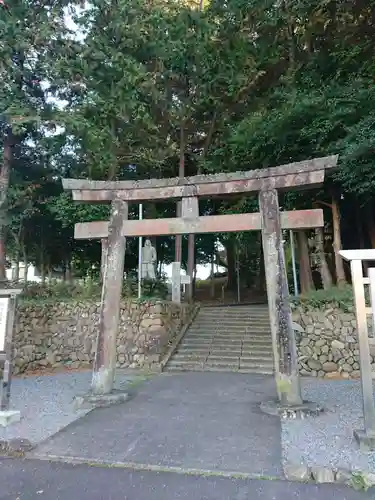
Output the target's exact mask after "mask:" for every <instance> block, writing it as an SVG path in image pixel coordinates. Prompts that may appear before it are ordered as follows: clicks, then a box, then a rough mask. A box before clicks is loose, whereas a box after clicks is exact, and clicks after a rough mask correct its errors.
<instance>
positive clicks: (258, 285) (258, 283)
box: [255, 245, 266, 294]
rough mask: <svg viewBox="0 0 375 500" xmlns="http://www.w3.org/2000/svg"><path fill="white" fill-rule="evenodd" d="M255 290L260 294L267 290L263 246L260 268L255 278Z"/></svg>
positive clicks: (261, 248)
mask: <svg viewBox="0 0 375 500" xmlns="http://www.w3.org/2000/svg"><path fill="white" fill-rule="evenodd" d="M255 290H256V291H257V292H259V293H260V294H263V293H265V291H266V272H265V268H264V257H263V246H262V245H261V246H260V256H259V268H258V274H257V276H256V278H255Z"/></svg>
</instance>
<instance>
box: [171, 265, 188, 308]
mask: <svg viewBox="0 0 375 500" xmlns="http://www.w3.org/2000/svg"><path fill="white" fill-rule="evenodd" d="M190 284H191V278H190V276H188V275H184V274H181V264H180V263H179V262H172V302H175V303H176V304H180V303H181V285H183V286H184V287H185V285H190Z"/></svg>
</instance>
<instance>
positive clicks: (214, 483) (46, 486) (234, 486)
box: [0, 459, 375, 500]
mask: <svg viewBox="0 0 375 500" xmlns="http://www.w3.org/2000/svg"><path fill="white" fill-rule="evenodd" d="M0 471H1V472H0V474H1V489H0V500H17V499H18V500H41V499H42V500H66V499H69V500H93V499H95V500H118V499H124V500H149V499H152V500H372V499H373V498H374V495H375V492H374V491H372V492H370V491H369V492H367V493H363V492H356V491H354V490H350V489H348V488H345V487H339V486H335V485H318V486H317V485H305V484H297V483H288V482H286V481H261V480H241V479H227V478H218V477H212V476H211V477H195V476H189V475H181V474H173V473H168V472H167V473H165V472H164V473H155V472H135V471H129V470H123V469H117V468H108V467H104V468H99V467H87V466H83V465H80V466H72V465H68V464H62V463H54V464H50V463H48V462H43V461H40V462H39V461H32V460H27V461H19V460H11V459H8V460H2V461H0Z"/></svg>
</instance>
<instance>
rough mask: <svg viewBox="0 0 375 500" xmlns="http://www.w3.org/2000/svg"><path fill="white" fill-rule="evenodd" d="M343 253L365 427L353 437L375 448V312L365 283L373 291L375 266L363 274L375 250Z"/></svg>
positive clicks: (372, 448)
mask: <svg viewBox="0 0 375 500" xmlns="http://www.w3.org/2000/svg"><path fill="white" fill-rule="evenodd" d="M340 255H341V257H342V258H343V259H344V260H346V261H348V262H350V270H351V275H352V285H353V294H354V304H355V312H356V319H357V335H358V344H359V363H360V371H361V386H362V400H363V401H362V402H363V420H364V429H360V430H357V429H356V430H354V437H355V438H356V440H357V441H358V443H359V446H360V448H361V449H363V450H364V451H374V450H375V404H374V396H373V387H372V372H371V357H370V345H369V337H368V327H367V316H368V315H369V314H371V315H374V314H375V310H374V302H373V301H372V304H371V307H366V299H365V288H364V285H365V284H371V292H372V291H373V290H375V269H374V268H373V269H369V278H365V277H364V276H363V262H364V261H372V260H373V261H375V250H341V251H340ZM371 282H372V283H371Z"/></svg>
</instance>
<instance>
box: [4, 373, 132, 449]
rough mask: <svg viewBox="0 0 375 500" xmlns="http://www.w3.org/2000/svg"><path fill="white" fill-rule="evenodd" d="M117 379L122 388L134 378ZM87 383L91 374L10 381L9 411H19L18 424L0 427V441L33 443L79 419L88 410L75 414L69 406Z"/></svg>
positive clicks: (123, 377)
mask: <svg viewBox="0 0 375 500" xmlns="http://www.w3.org/2000/svg"><path fill="white" fill-rule="evenodd" d="M117 379H118V380H117V384H116V385H119V384H120V386H121V387H123V386H124V384H126V383H127V382H128V381H131V380H133V379H134V375H131V374H126V373H125V374H120V375H119V376H118V377H117ZM90 382H91V371H87V372H70V373H57V374H53V375H41V376H30V377H27V378H14V379H13V380H12V388H11V402H10V409H14V410H19V411H20V412H21V421H20V422H19V423H17V424H12V425H10V426H8V427H5V428H4V427H0V440H9V439H13V438H23V439H28V440H29V441H30V442H31V443H33V444H37V443H40V442H41V441H44V440H45V439H47V438H48V437H50V436H52V435H53V434H55V433H56V432H58V431H59V430H61V429H62V428H64V427H66V426H67V425H69V424H70V423H72V422H74V421H75V420H77V419H79V418H80V417H83V416H84V415H86V414H87V413H88V411H89V410H79V411H75V410H74V408H73V404H72V403H73V398H74V396H77V395H82V394H85V393H86V392H87V391H88V389H89V388H90Z"/></svg>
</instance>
